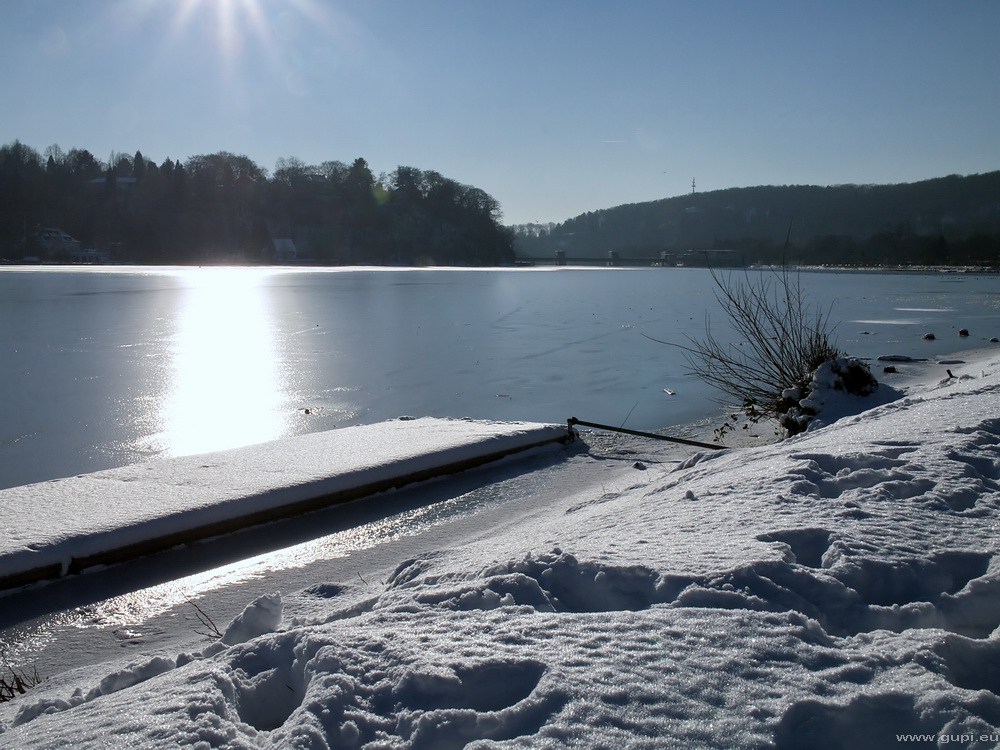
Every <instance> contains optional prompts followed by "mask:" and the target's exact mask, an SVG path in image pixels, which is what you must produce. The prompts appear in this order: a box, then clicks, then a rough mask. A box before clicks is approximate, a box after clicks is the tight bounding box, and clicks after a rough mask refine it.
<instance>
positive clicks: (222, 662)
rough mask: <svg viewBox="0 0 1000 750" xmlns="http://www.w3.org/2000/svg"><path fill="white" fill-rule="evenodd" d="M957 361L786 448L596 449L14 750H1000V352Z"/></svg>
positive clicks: (70, 684) (132, 665)
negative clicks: (453, 536)
mask: <svg viewBox="0 0 1000 750" xmlns="http://www.w3.org/2000/svg"><path fill="white" fill-rule="evenodd" d="M965 359H966V361H965V362H964V363H962V364H957V363H956V364H949V365H948V366H949V367H950V369H951V371H952V373H954V374H955V375H956V376H957V377H950V378H947V379H942V377H943V373H942V372H941V371H942V370H943V369H944V368H943V367H939V368H935V369H934V370H933V371H932V372H933V376H934V377H933V379H932V380H931V382H929V383H927V384H925V385H923V386H911V387H909V388H907V389H906V392H905V393H903V394H901V397H899V398H896V399H895V400H892V401H890V402H888V403H883V404H881V405H878V406H875V407H874V408H872V409H869V410H867V411H863V412H861V413H858V414H855V415H853V416H845V417H843V418H842V419H840V420H838V421H835V422H833V423H832V424H826V426H822V425H821V424H819V423H818V422H817V424H816V425H815V427H814V429H810V430H809V431H808V432H806V433H804V434H802V435H799V436H798V437H795V438H793V439H790V440H787V441H784V442H781V443H776V444H768V445H761V446H756V447H746V448H741V449H735V450H729V451H723V452H706V453H694V454H693V455H691V454H690V452H689V455H690V457H689V458H688V459H687V460H686V461H684V462H683V463H681V464H680V465H677V466H673V465H670V464H668V463H667V462H658V461H657V460H655V457H652V458H647V457H646V456H642V457H638V456H630V454H628V453H627V452H625V450H624V449H623V450H622V451H621V452H620V454H619V456H618V459H619V460H610V461H609V460H608V455H609V452H608V451H603V452H601V451H594V452H593V455H586V454H585V455H582V456H577V457H576V458H575V459H574V460H575V461H576V462H577V463H576V464H575V466H576V467H577V468H579V469H580V470H581V471H583V472H586V471H587V469H586V466H587V465H590V466H591V467H592V468H593V467H597V468H599V471H594V472H593V473H592V474H590V476H591V478H592V479H595V478H597V479H596V481H591V482H589V483H587V484H584V485H580V484H575V483H569V484H567V485H566V489H565V491H564V492H560V491H559V488H558V487H556V488H554V489H553V488H551V487H550V488H549V490H548V491H547V492H545V493H540V494H539V497H540V498H544V502H537V503H535V504H534V505H533V506H531V507H530V510H526V509H525V508H526V507H528V506H526V505H525V506H520V507H521V509H520V510H519V511H518V512H517V513H516V514H514V513H512V516H511V518H509V519H507V520H506V521H505V520H503V516H502V510H501V511H496V512H494V513H493V514H492V515H491V516H489V517H490V518H491V519H492V522H491V524H490V525H489V527H488V528H483V529H480V530H479V533H478V534H472V535H470V536H469V537H468V538H467V539H465V540H464V541H462V542H461V543H458V542H456V543H453V544H449V543H448V542H447V540H445V539H441V540H440V541H441V544H440V545H439V546H438V547H436V548H431V549H424V550H423V551H421V552H420V553H419V554H416V555H413V556H406V557H404V556H403V555H402V554H401V555H400V556H399V559H397V560H395V561H394V568H393V569H391V570H388V571H386V573H385V575H384V576H381V577H379V578H368V579H367V580H365V579H361V577H360V576H359V577H357V578H353V579H352V578H350V577H345V578H342V579H338V580H316V581H312V582H310V585H308V586H307V587H304V588H301V589H300V590H295V591H289V590H286V591H281V592H278V591H273V592H270V593H266V594H264V595H262V596H260V597H259V598H257V599H255V600H254V601H250V602H246V608H245V610H244V611H243V613H242V614H241V615H239V616H237V617H236V618H235V619H234V620H233V621H232V622H231V623H230V624H229V626H228V627H223V628H222V629H223V630H224V631H225V632H224V634H223V637H222V638H220V639H217V640H215V641H213V642H211V644H210V645H208V646H206V645H205V643H206V641H204V640H201V641H198V640H194V639H195V638H196V636H195V635H194V634H190V639H189V641H190V642H189V643H188V644H187V645H185V646H184V647H183V648H182V647H179V646H177V645H176V643H177V642H176V641H171V644H172V646H171V648H167V647H160V648H159V649H152V650H148V651H145V652H142V653H141V654H140V653H139V652H137V651H136V650H133V651H132V652H131V653H130V654H129V657H128V658H126V659H122V658H121V657H118V658H117V659H116V660H114V661H105V662H101V663H99V664H94V665H90V666H86V667H80V668H76V669H73V670H70V671H68V672H65V673H62V674H53V675H49V674H46V675H45V677H46V678H47V679H46V680H45V681H44V682H43V683H42V684H41V685H39V686H37V687H34V688H33V689H31V690H30V691H28V692H27V693H26V694H24V695H23V696H20V697H18V698H17V699H15V700H14V701H11V702H9V703H5V704H2V705H0V728H2V730H3V731H2V732H0V746H3V747H11V748H51V747H102V748H103V747H108V748H117V747H143V748H154V747H176V746H178V745H182V746H193V747H202V748H210V747H227V748H258V747H275V748H278V747H280V748H287V747H302V748H306V747H308V748H327V747H330V748H351V747H368V748H395V747H409V748H459V747H464V746H467V745H468V746H471V747H495V746H503V747H525V748H547V747H552V748H556V747H566V748H569V747H572V748H579V747H607V748H619V747H649V748H661V747H684V748H701V747H707V748H723V747H727V748H728V747H741V748H762V747H763V748H766V747H772V748H779V749H786V748H839V747H845V748H847V747H850V748H889V747H897V746H898V747H941V746H948V747H970V748H971V747H975V748H986V747H995V746H997V744H998V743H1000V630H998V626H1000V557H998V555H997V552H998V551H1000V550H998V539H997V523H998V519H1000V398H998V394H1000V357H998V356H997V354H996V350H993V351H992V352H991V353H986V354H981V355H980V357H979V358H978V359H976V360H973V359H972V358H969V357H966V358H965ZM883 395H884V394H883ZM870 403H877V399H876V400H875V401H872V402H862V401H859V402H858V403H856V404H855V406H856V407H857V408H864V407H865V406H867V405H869V404H870ZM827 405H828V406H829V410H828V409H826V408H824V412H823V414H822V415H821V417H822V416H824V415H825V419H823V421H824V422H829V414H830V413H833V409H834V408H835V407H839V408H841V409H843V408H844V407H845V404H843V403H840V404H834V403H833V402H832V401H828V402H827ZM586 439H588V440H589V438H586ZM625 457H627V460H621V459H623V458H625ZM635 458H640V460H635ZM550 472H551V473H552V475H553V476H555V477H564V476H565V473H561V472H560V471H558V470H557V469H555V468H553V469H551V470H550ZM474 518H475V517H474ZM389 549H392V547H390V548H389ZM404 549H406V547H405V545H402V544H401V545H400V546H399V550H400V552H401V553H402V552H403V550H404ZM0 601H2V600H0ZM140 648H141V646H140Z"/></svg>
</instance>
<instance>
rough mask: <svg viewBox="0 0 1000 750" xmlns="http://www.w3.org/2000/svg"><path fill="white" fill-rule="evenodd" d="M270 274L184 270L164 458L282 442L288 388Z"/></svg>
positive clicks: (166, 405)
mask: <svg viewBox="0 0 1000 750" xmlns="http://www.w3.org/2000/svg"><path fill="white" fill-rule="evenodd" d="M267 274H268V272H267V271H261V270H260V269H249V268H200V269H192V270H190V271H186V272H184V275H183V277H182V280H183V282H184V284H185V286H186V289H185V299H184V301H183V302H182V303H181V311H180V314H179V318H178V321H177V330H176V333H175V334H174V340H173V342H172V346H171V370H172V376H171V377H172V382H171V384H170V389H169V392H168V395H167V397H166V399H165V400H164V402H163V406H162V411H161V415H160V416H161V424H162V425H163V431H162V432H161V434H160V436H159V437H160V440H161V442H162V448H163V451H164V453H165V454H166V455H169V456H186V455H191V454H194V453H204V452H208V451H215V450H224V449H226V448H235V447H239V446H242V445H250V444H252V443H260V442H264V441H266V440H273V439H276V438H279V437H282V436H283V434H284V432H285V427H286V424H287V421H288V417H287V415H286V414H284V411H286V410H285V409H283V402H284V398H285V387H284V383H283V380H282V377H281V369H280V363H279V361H278V355H277V350H276V347H275V342H274V331H273V323H272V320H271V316H270V311H269V309H268V300H267V293H266V289H265V288H264V286H263V281H264V279H265V277H266V275H267Z"/></svg>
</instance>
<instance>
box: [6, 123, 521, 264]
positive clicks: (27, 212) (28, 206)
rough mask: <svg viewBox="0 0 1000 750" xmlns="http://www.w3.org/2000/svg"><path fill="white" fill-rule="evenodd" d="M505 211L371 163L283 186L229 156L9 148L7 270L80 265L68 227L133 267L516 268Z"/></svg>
mask: <svg viewBox="0 0 1000 750" xmlns="http://www.w3.org/2000/svg"><path fill="white" fill-rule="evenodd" d="M500 222H501V212H500V206H499V204H498V203H497V201H495V200H494V199H493V198H492V197H491V196H489V195H488V194H487V193H485V192H483V191H482V190H480V189H479V188H475V187H471V186H469V185H463V184H460V183H458V182H456V181H454V180H450V179H448V178H446V177H443V176H442V175H441V174H439V173H437V172H434V171H424V170H420V169H415V168H413V167H402V166H401V167H398V168H397V169H396V170H395V171H393V172H392V173H391V174H382V175H379V176H375V175H374V174H373V173H372V171H371V170H370V168H369V166H368V164H367V163H366V162H365V160H364V159H361V158H359V159H355V160H354V161H353V162H352V163H351V164H346V163H343V162H340V161H327V162H323V163H322V164H318V165H309V164H305V163H304V162H302V161H301V160H299V159H297V158H286V159H280V160H279V161H278V163H277V165H276V167H275V170H274V173H273V174H270V175H269V174H268V171H267V170H265V169H263V168H261V167H259V166H258V165H257V164H255V163H254V162H253V160H251V159H250V158H248V157H247V156H242V155H235V154H231V153H229V152H225V151H220V152H218V153H214V154H206V155H198V156H192V157H190V158H188V159H186V160H185V161H183V162H181V161H173V160H171V159H169V158H168V159H166V160H164V161H163V162H162V163H160V164H157V163H155V162H154V161H152V160H149V159H147V158H146V157H145V156H143V154H142V152H141V151H137V152H136V153H135V154H134V155H129V154H124V153H112V154H111V157H110V158H109V159H108V160H107V161H101V160H99V159H97V158H95V157H94V156H93V154H91V153H90V152H89V151H87V150H85V149H77V148H74V149H71V150H70V151H67V152H64V151H63V150H62V149H61V148H60V147H58V146H50V147H49V148H47V149H46V150H45V152H44V153H39V152H38V151H36V150H35V149H33V148H31V147H30V146H27V145H25V144H23V143H20V142H19V141H15V142H14V143H11V144H7V145H4V146H0V257H4V258H8V259H18V258H21V257H24V256H28V255H32V256H37V257H39V258H41V259H42V260H48V261H69V260H72V257H73V256H72V254H71V252H70V249H69V244H68V243H66V242H63V243H59V242H52V241H51V240H50V239H49V238H51V236H52V233H51V232H49V233H48V234H45V233H44V232H42V231H41V230H42V229H43V228H57V229H59V230H61V231H62V232H64V233H65V234H66V235H70V236H72V238H74V239H75V240H78V241H79V243H80V245H81V246H82V247H84V248H95V249H97V250H99V251H100V255H99V257H101V258H103V259H109V260H111V261H115V262H131V263H157V264H160V263H215V262H226V263H273V262H300V263H317V264H329V265H348V264H375V265H409V264H432V265H497V264H503V263H509V262H512V261H513V258H514V254H513V234H512V232H511V231H510V230H508V229H506V228H505V227H503V226H502V225H501V223H500Z"/></svg>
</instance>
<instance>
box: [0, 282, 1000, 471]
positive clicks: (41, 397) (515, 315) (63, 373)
mask: <svg viewBox="0 0 1000 750" xmlns="http://www.w3.org/2000/svg"><path fill="white" fill-rule="evenodd" d="M751 273H756V272H751ZM801 279H802V284H803V286H804V288H805V289H806V290H808V293H809V295H810V297H811V298H812V299H814V300H815V301H816V303H817V304H818V305H821V306H823V307H824V308H826V307H828V306H829V307H830V310H831V320H833V321H835V322H837V324H838V326H837V330H836V333H837V340H838V343H839V345H840V346H841V348H843V349H845V350H846V351H848V353H850V354H853V355H855V356H862V357H876V356H879V355H883V354H905V355H909V356H913V357H928V356H935V355H941V354H946V353H949V352H954V351H957V350H959V349H963V348H971V347H973V346H980V345H982V344H983V343H984V342H985V341H986V340H987V339H989V338H990V337H991V336H998V335H1000V277H998V276H991V275H972V274H883V273H832V272H815V273H808V272H806V273H803V274H802V276H801ZM713 289H714V286H713V282H712V279H711V276H710V274H709V272H708V271H705V270H699V269H666V268H663V269H658V268H654V269H573V268H562V269H555V268H552V269H489V270H466V269H462V270H454V269H429V270H424V269H419V270H418V269H371V268H364V269H359V268H350V269H287V268H285V269H282V268H234V269H232V268H111V269H107V268H64V267H60V268H32V269H21V268H17V269H15V268H4V269H2V270H0V320H2V322H3V325H2V328H0V357H2V359H0V414H2V419H0V487H11V486H16V485H20V484H26V483H30V482H36V481H42V480H45V479H51V478H55V477H61V476H69V475H73V474H78V473H83V472H89V471H95V470H98V469H103V468H110V467H114V466H121V465H125V464H129V463H134V462H136V461H144V460H150V459H154V458H158V457H166V456H180V455H188V454H192V453H201V452H206V451H211V450H218V449H224V448H232V447H238V446H241V445H248V444H252V443H257V442H262V441H265V440H271V439H276V438H281V437H287V436H291V435H298V434H304V433H309V432H315V431H319V430H328V429H333V428H336V427H345V426H349V425H352V424H362V423H371V422H377V421H381V420H383V419H387V418H392V417H397V416H400V415H404V414H405V415H413V416H437V417H444V416H452V417H466V416H467V417H475V418H487V419H503V420H530V421H551V422H564V421H565V420H566V419H567V418H568V417H570V416H576V417H579V418H580V419H584V420H589V421H595V422H604V423H610V424H615V425H620V424H623V423H624V424H625V425H626V426H628V427H631V428H633V429H645V430H658V429H668V428H670V427H671V426H674V425H682V424H686V423H690V422H693V421H696V420H698V419H701V418H704V417H705V416H706V415H708V414H711V413H713V412H714V411H715V410H716V409H717V408H718V407H717V405H716V404H715V402H714V401H713V398H714V397H715V396H716V394H715V393H714V392H712V391H710V390H708V389H706V388H705V387H704V386H702V385H701V384H700V383H699V382H698V381H697V380H696V379H695V378H693V377H691V376H689V375H687V374H686V362H685V360H684V358H683V356H682V354H681V352H680V351H679V350H677V349H674V348H671V347H668V346H664V345H662V344H658V343H656V342H654V341H651V340H650V339H649V338H647V337H646V336H651V337H654V338H657V339H663V340H670V341H675V342H677V343H684V342H685V336H694V337H699V336H700V335H702V334H703V333H704V330H705V323H706V315H709V316H710V319H711V321H712V323H713V324H714V325H716V326H720V327H721V326H723V325H724V323H725V321H724V320H723V318H722V316H721V315H720V313H719V312H718V310H717V307H716V304H715V301H714V297H713ZM960 328H968V329H969V330H970V331H971V333H972V335H971V336H970V337H969V338H967V339H959V337H958V335H957V331H958V330H959V329H960ZM926 332H933V333H935V335H936V336H937V339H936V341H933V342H929V341H924V340H922V339H921V336H922V334H924V333H926ZM643 334H645V335H643ZM664 388H668V389H670V390H671V391H673V392H674V393H675V395H672V396H671V395H668V394H667V393H665V392H664ZM668 432H669V430H668Z"/></svg>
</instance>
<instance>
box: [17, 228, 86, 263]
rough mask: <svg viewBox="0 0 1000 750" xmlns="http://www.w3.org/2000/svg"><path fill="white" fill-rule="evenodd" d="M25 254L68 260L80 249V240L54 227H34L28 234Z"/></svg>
mask: <svg viewBox="0 0 1000 750" xmlns="http://www.w3.org/2000/svg"><path fill="white" fill-rule="evenodd" d="M25 250H26V251H27V252H26V254H29V255H35V256H38V257H41V258H45V259H51V260H69V259H71V258H72V257H73V254H74V253H78V252H79V251H80V240H77V239H73V238H72V237H70V236H69V235H68V234H66V233H65V232H64V231H63V230H61V229H57V228H55V227H43V228H41V229H36V230H35V231H34V232H32V233H31V234H30V235H28V244H27V247H26V248H25Z"/></svg>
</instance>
